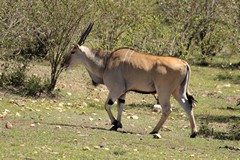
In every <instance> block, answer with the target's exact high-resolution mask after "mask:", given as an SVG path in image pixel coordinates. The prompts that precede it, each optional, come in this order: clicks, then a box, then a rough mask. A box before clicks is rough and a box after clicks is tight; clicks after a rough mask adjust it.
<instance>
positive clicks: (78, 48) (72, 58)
mask: <svg viewBox="0 0 240 160" xmlns="http://www.w3.org/2000/svg"><path fill="white" fill-rule="evenodd" d="M93 24H94V23H90V24H89V26H88V27H87V29H86V30H85V31H84V32H83V34H82V36H81V38H80V40H79V41H78V43H77V44H76V45H74V47H73V48H72V49H71V51H70V53H69V54H68V55H67V56H65V58H64V60H63V62H62V67H63V68H68V67H69V66H73V65H75V64H77V63H79V62H80V61H81V59H82V58H81V57H82V53H83V52H84V50H86V49H88V48H87V47H84V46H82V45H83V44H84V42H85V40H86V38H87V36H88V34H89V33H90V31H91V30H92V27H93Z"/></svg>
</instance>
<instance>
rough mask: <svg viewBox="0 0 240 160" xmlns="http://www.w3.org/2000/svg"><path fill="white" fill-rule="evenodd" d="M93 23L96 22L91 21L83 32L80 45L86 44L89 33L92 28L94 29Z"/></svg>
mask: <svg viewBox="0 0 240 160" xmlns="http://www.w3.org/2000/svg"><path fill="white" fill-rule="evenodd" d="M93 24H94V23H93V22H91V23H90V24H89V26H88V27H87V29H86V30H85V32H83V34H82V36H81V38H80V40H79V41H78V45H79V46H81V45H83V44H84V42H85V40H86V38H87V36H88V34H89V33H90V32H91V30H92V27H93Z"/></svg>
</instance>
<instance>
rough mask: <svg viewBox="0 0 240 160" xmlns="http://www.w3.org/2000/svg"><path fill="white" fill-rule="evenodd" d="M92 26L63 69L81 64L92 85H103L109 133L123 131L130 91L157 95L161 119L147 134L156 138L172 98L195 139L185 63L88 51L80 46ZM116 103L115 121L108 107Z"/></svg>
mask: <svg viewBox="0 0 240 160" xmlns="http://www.w3.org/2000/svg"><path fill="white" fill-rule="evenodd" d="M92 26H93V23H91V24H90V25H89V26H88V28H87V30H86V31H85V32H84V33H83V34H82V36H81V39H80V41H79V42H78V44H76V45H75V46H74V47H73V49H72V50H71V54H69V56H67V57H66V58H65V60H64V61H63V64H62V66H63V67H68V66H72V65H75V64H78V63H81V64H82V65H83V66H84V67H85V68H86V70H87V71H88V73H89V75H90V77H91V80H92V82H93V84H94V85H97V84H104V85H106V86H107V88H108V90H109V94H108V98H107V100H106V103H105V109H106V111H107V113H108V116H109V118H110V120H111V123H112V125H113V126H112V128H111V130H115V131H116V130H117V129H118V128H122V123H121V117H122V111H123V105H124V103H125V95H126V93H127V92H129V91H135V92H138V93H146V94H154V93H156V94H157V97H158V101H159V104H160V105H161V107H162V115H161V118H160V120H159V122H158V123H157V125H156V126H155V128H154V129H153V130H152V132H150V134H156V133H158V132H159V130H160V128H161V127H162V126H163V124H164V122H165V121H166V119H167V118H168V116H169V114H170V113H171V111H172V108H171V105H170V97H171V95H172V96H173V97H174V98H175V99H176V100H177V102H178V103H179V104H180V105H181V106H182V107H183V109H184V110H185V112H186V114H187V116H188V118H189V121H190V125H191V136H190V137H191V138H194V137H195V136H196V135H197V127H196V123H195V118H194V114H193V108H192V106H193V104H194V102H195V99H194V98H193V96H191V95H190V94H189V92H188V83H189V77H190V66H189V64H188V63H187V62H185V61H184V60H181V59H178V58H174V57H162V56H154V55H147V54H143V53H138V52H136V51H134V50H133V49H130V48H120V49H117V50H115V51H113V52H103V51H101V50H94V49H90V48H88V47H86V46H83V43H84V41H85V39H86V37H87V35H88V33H89V32H90V31H91V29H92ZM115 101H117V107H118V115H117V119H116V118H115V117H114V116H113V114H112V112H111V105H113V103H114V102H115Z"/></svg>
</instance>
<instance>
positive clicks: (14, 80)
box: [0, 61, 46, 96]
mask: <svg viewBox="0 0 240 160" xmlns="http://www.w3.org/2000/svg"><path fill="white" fill-rule="evenodd" d="M9 63H11V64H12V65H11V67H9V66H10V65H9ZM9 63H5V64H4V65H2V67H3V72H2V73H1V75H0V87H2V88H4V89H6V90H9V91H12V92H14V93H19V94H21V95H25V96H38V95H40V94H41V93H42V92H43V91H44V88H45V85H46V84H44V83H42V79H41V78H40V77H37V76H36V75H31V76H30V77H29V76H28V75H27V67H28V64H27V63H25V62H24V63H21V62H20V63H19V62H15V61H11V62H9Z"/></svg>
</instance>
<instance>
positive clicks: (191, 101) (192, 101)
mask: <svg viewBox="0 0 240 160" xmlns="http://www.w3.org/2000/svg"><path fill="white" fill-rule="evenodd" d="M186 67H187V71H186V76H185V78H184V80H183V82H182V83H181V86H182V87H183V89H184V90H183V93H184V94H185V95H186V97H187V99H188V102H189V104H190V105H191V106H192V107H193V106H195V105H196V103H197V101H196V100H195V99H194V97H193V96H192V95H191V94H190V93H189V90H188V85H189V78H190V74H191V70H190V66H189V65H188V64H186Z"/></svg>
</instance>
